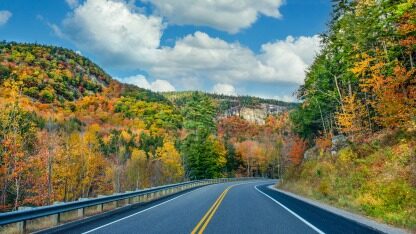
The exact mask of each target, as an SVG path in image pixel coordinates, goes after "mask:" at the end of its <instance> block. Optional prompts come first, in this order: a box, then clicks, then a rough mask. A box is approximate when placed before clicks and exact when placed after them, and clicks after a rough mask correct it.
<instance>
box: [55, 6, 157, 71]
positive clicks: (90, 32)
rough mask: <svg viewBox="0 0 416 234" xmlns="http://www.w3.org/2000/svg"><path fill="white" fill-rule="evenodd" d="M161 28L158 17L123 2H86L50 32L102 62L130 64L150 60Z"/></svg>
mask: <svg viewBox="0 0 416 234" xmlns="http://www.w3.org/2000/svg"><path fill="white" fill-rule="evenodd" d="M163 28H164V26H163V23H162V19H161V18H159V17H154V16H146V15H144V14H141V13H140V12H136V11H135V9H134V8H132V7H130V5H129V4H128V3H125V2H124V1H112V0H87V1H85V2H84V3H83V4H82V5H79V6H78V7H76V8H75V9H74V11H73V13H72V14H70V15H69V16H68V17H67V18H66V19H65V20H64V21H63V23H62V27H61V28H60V30H59V31H58V30H54V31H55V32H57V31H58V33H57V34H58V35H59V34H60V33H63V34H64V35H65V37H66V38H68V39H69V40H71V41H73V42H74V43H75V44H76V45H77V46H79V47H80V48H81V49H83V50H88V51H91V52H93V53H96V54H99V55H100V57H102V59H103V60H104V62H106V63H109V64H110V63H117V64H125V63H129V64H128V65H131V64H134V63H137V62H141V63H146V61H149V62H151V61H154V59H152V56H154V55H155V49H156V48H158V47H159V43H160V37H161V35H162V30H163Z"/></svg>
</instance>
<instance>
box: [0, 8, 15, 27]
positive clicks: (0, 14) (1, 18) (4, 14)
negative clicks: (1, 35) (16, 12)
mask: <svg viewBox="0 0 416 234" xmlns="http://www.w3.org/2000/svg"><path fill="white" fill-rule="evenodd" d="M12 15H13V14H12V13H11V12H10V11H0V26H3V25H5V24H6V23H7V22H8V21H9V19H10V18H11V17H12Z"/></svg>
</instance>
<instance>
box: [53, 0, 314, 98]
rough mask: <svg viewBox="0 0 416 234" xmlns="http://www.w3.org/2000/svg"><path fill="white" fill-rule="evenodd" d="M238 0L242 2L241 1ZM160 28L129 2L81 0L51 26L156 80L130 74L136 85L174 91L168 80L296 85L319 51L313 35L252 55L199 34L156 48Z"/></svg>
mask: <svg viewBox="0 0 416 234" xmlns="http://www.w3.org/2000/svg"><path fill="white" fill-rule="evenodd" d="M231 1H233V0H231ZM173 2H174V1H172V4H176V3H173ZM175 2H178V1H175ZM201 2H202V1H201ZM203 2H205V1H203ZM253 2H254V1H253ZM261 2H263V0H262V1H260V3H258V4H259V5H261V4H262V3H261ZM268 2H269V3H270V4H271V2H273V1H268ZM274 2H276V1H274ZM198 4H200V3H199V1H198ZM201 4H202V3H201ZM224 4H225V3H224ZM241 4H243V5H244V4H248V3H247V2H246V1H241ZM253 4H254V3H253ZM256 4H257V1H256ZM231 8H232V7H231ZM275 10H276V9H275ZM271 12H272V11H271ZM271 12H269V13H270V14H272V13H271ZM263 13H264V12H263ZM275 13H276V12H275ZM264 14H266V13H264ZM276 17H277V13H276ZM214 18H215V17H214ZM240 18H243V17H240ZM164 27H165V25H164V24H163V22H162V19H161V18H160V17H156V16H146V15H144V13H143V12H142V11H140V10H138V9H136V8H135V7H133V6H132V4H131V2H125V1H123V0H86V1H85V2H83V4H81V5H79V6H78V7H76V8H75V9H74V10H73V12H72V13H71V14H70V15H68V16H67V17H66V19H65V20H64V21H63V23H62V25H61V26H60V27H58V26H57V25H53V27H52V28H53V30H54V31H55V32H56V33H57V35H58V36H61V37H63V38H67V39H69V40H71V41H73V42H74V43H75V44H76V45H77V46H78V47H79V48H80V49H81V50H82V51H84V52H90V53H92V54H94V55H95V56H96V57H97V58H98V60H99V62H100V63H101V64H103V65H106V66H108V67H112V68H123V69H128V70H138V69H140V70H144V71H146V72H147V73H149V75H150V77H151V78H157V79H160V81H155V82H153V83H154V84H153V83H151V84H150V83H149V82H147V79H146V78H145V77H142V78H144V80H145V81H146V82H147V84H146V82H144V81H143V80H142V79H141V78H137V77H136V78H137V80H139V81H140V82H142V83H140V84H138V85H139V86H141V87H145V88H148V89H153V90H158V91H159V90H163V91H165V90H172V89H175V88H174V87H173V86H172V85H171V84H170V83H169V82H172V81H174V82H175V84H176V85H177V87H180V89H205V90H206V86H207V85H211V84H212V83H214V84H215V83H220V84H228V85H232V86H233V87H237V88H241V87H239V84H241V82H246V81H251V82H261V83H267V84H273V85H279V84H282V83H285V84H288V83H289V84H292V85H299V84H302V83H303V80H304V77H305V70H306V68H307V67H308V65H310V64H311V63H312V60H313V58H314V56H315V54H316V53H317V52H318V51H319V49H320V46H319V37H318V36H312V37H299V38H294V37H291V36H289V37H287V38H286V39H285V40H277V41H274V42H270V43H267V44H264V45H262V47H261V51H260V52H259V53H257V54H256V53H254V52H253V51H252V50H250V49H249V48H247V47H244V46H243V45H241V44H239V43H237V42H235V43H230V42H226V41H224V40H222V39H220V38H213V37H210V36H209V35H208V34H206V33H204V32H195V33H194V34H190V35H186V36H184V37H183V38H180V39H178V40H177V41H176V43H175V45H174V46H172V47H162V46H160V40H161V37H162V34H163V30H164ZM139 81H135V82H139ZM166 82H167V83H166Z"/></svg>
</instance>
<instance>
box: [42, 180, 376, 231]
mask: <svg viewBox="0 0 416 234" xmlns="http://www.w3.org/2000/svg"><path fill="white" fill-rule="evenodd" d="M270 184H272V182H271V181H270V180H266V181H256V182H233V183H224V184H215V185H209V186H205V187H202V188H199V189H196V190H192V191H190V192H187V193H184V194H181V195H178V196H176V197H173V198H172V197H171V198H168V199H164V200H161V201H158V202H154V203H151V204H148V205H145V206H141V207H139V208H137V209H133V210H128V211H124V212H120V213H119V214H114V215H111V216H106V217H104V218H101V219H97V220H93V221H90V222H87V223H80V224H78V225H71V227H70V228H67V229H66V228H65V226H64V229H62V228H61V229H55V230H54V232H59V233H112V234H113V233H239V234H240V233H379V232H377V231H375V230H373V229H371V228H369V227H367V226H364V225H361V224H358V223H356V222H354V221H350V220H348V219H345V218H343V217H341V216H337V215H334V214H332V213H330V212H327V211H324V210H322V209H320V208H317V207H315V206H312V205H309V204H306V203H304V202H302V201H300V200H297V199H294V198H292V197H289V196H287V195H285V194H282V193H279V192H277V191H274V190H271V189H269V188H267V186H268V185H270ZM48 232H49V233H51V231H48ZM48 232H46V233H48Z"/></svg>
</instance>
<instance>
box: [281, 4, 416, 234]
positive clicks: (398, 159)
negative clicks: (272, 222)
mask: <svg viewBox="0 0 416 234" xmlns="http://www.w3.org/2000/svg"><path fill="white" fill-rule="evenodd" d="M334 3H335V4H334V9H333V14H332V19H331V21H330V22H329V24H328V26H329V28H328V30H327V31H326V32H325V33H324V34H323V35H322V43H323V45H322V46H323V49H322V51H321V53H320V54H319V55H318V56H317V57H316V58H315V61H314V63H313V64H312V65H311V67H310V68H309V69H308V72H307V74H306V79H305V84H304V85H303V86H301V87H300V89H299V91H298V96H299V98H301V99H302V100H303V103H302V105H300V106H299V107H297V108H296V109H295V110H294V111H293V112H291V115H290V119H291V124H292V130H293V131H294V132H295V133H296V134H297V135H298V136H299V137H300V138H302V141H303V144H300V146H301V147H299V148H298V149H299V151H298V154H297V157H292V160H291V161H292V163H290V164H287V165H286V168H285V173H284V174H285V176H284V182H283V183H282V184H280V186H281V187H282V188H284V189H287V190H290V191H293V192H296V193H300V194H302V195H306V196H309V197H312V198H314V199H319V200H322V201H324V202H328V203H330V204H332V205H335V206H339V207H343V208H347V209H349V210H353V211H355V212H358V213H361V214H364V215H367V216H370V217H372V218H374V219H377V220H379V221H383V222H386V223H389V224H393V225H396V226H399V227H404V228H408V229H411V230H413V231H414V230H416V173H415V172H416V170H415V169H416V147H415V146H416V142H415V136H416V118H415V116H416V102H415V100H416V67H415V55H416V37H415V35H416V34H415V32H416V5H415V1H414V0H404V1H334ZM308 148H309V149H308ZM304 153H305V154H304Z"/></svg>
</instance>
